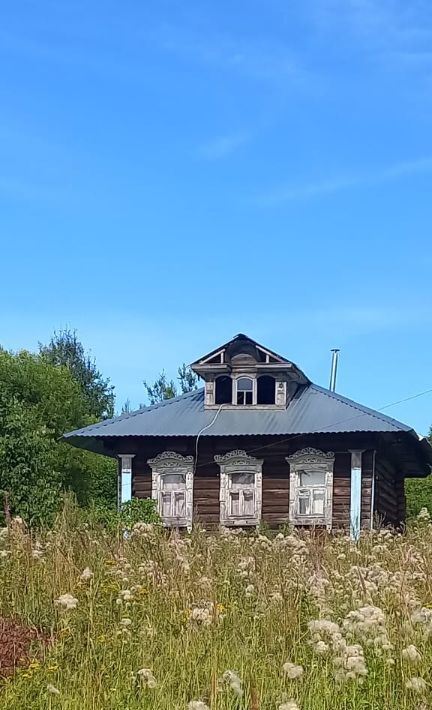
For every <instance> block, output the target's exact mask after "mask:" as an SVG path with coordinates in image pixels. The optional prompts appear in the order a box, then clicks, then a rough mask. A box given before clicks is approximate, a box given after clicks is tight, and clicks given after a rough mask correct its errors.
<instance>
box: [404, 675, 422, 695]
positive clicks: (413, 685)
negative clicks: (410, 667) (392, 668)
mask: <svg viewBox="0 0 432 710" xmlns="http://www.w3.org/2000/svg"><path fill="white" fill-rule="evenodd" d="M405 687H406V688H408V690H413V691H414V692H415V693H424V691H425V690H426V682H425V681H424V680H423V678H409V680H407V682H406V683H405Z"/></svg>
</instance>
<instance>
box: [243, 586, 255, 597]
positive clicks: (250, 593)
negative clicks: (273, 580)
mask: <svg viewBox="0 0 432 710" xmlns="http://www.w3.org/2000/svg"><path fill="white" fill-rule="evenodd" d="M245 594H246V596H247V597H253V595H254V594H255V587H254V585H253V584H248V585H247V587H246V589H245Z"/></svg>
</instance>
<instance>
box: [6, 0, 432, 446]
mask: <svg viewBox="0 0 432 710" xmlns="http://www.w3.org/2000/svg"><path fill="white" fill-rule="evenodd" d="M0 65H1V72H0V246H1V250H0V255H1V257H0V258H1V266H2V268H1V270H0V304H1V306H0V343H1V344H2V345H3V346H4V347H6V348H11V349H14V350H18V349H22V348H28V349H35V348H37V344H38V342H39V341H42V342H46V341H47V340H48V339H49V337H50V334H51V333H52V331H53V330H54V329H57V330H58V329H60V328H63V327H66V326H68V327H71V328H76V329H77V331H78V334H79V336H80V337H81V339H82V340H83V342H84V344H85V346H86V347H87V348H88V349H90V350H91V352H92V354H93V355H94V357H95V358H96V361H97V363H98V365H99V367H100V369H101V370H102V372H103V373H104V374H105V375H106V376H109V377H110V378H111V381H112V383H113V384H114V385H115V388H116V394H117V408H118V409H120V408H121V405H122V404H123V402H124V401H125V400H126V399H129V400H130V402H131V404H132V406H138V404H139V403H140V402H142V401H143V399H144V389H143V384H142V381H143V379H147V380H152V379H154V378H155V377H156V375H157V374H158V372H159V371H160V370H161V369H162V368H164V369H165V370H166V372H167V374H168V375H169V376H175V374H176V369H177V367H178V365H179V364H181V363H182V362H186V363H188V362H191V361H193V360H195V359H197V358H198V357H200V356H201V355H203V354H205V353H206V352H208V351H210V350H212V349H214V348H215V347H217V346H218V345H219V344H221V343H223V342H225V341H227V340H229V339H230V338H231V337H232V336H233V335H235V334H236V333H238V332H244V333H247V334H248V335H250V336H251V337H253V338H255V339H256V340H258V341H259V342H261V343H263V344H264V345H267V346H268V347H269V348H271V349H273V350H275V351H276V352H280V353H281V354H283V355H285V356H286V357H288V358H289V359H292V360H293V361H294V362H296V363H297V364H298V365H299V366H300V367H301V368H302V369H303V370H304V371H305V372H306V374H307V375H308V376H309V377H310V378H311V379H312V380H313V381H315V382H317V383H318V384H321V385H324V386H327V385H328V380H329V371H330V349H331V348H333V347H339V348H341V356H340V367H339V375H338V383H337V389H338V391H339V392H341V393H342V394H344V395H345V396H347V397H351V398H352V399H354V400H357V401H360V402H361V403H363V404H366V405H368V406H371V407H374V408H381V407H383V406H385V405H388V404H391V403H393V402H396V401H399V400H403V399H405V398H407V397H411V396H412V395H415V394H417V393H421V392H423V391H425V390H428V389H431V388H432V367H431V351H432V330H431V326H432V307H431V306H432V297H431V286H430V283H431V277H430V274H431V269H432V239H431V222H432V189H431V188H432V130H431V122H432V3H430V1H429V0H410V2H409V3H407V2H406V1H405V0H290V2H286V0H265V2H264V0H248V2H245V1H243V0H219V1H218V2H217V3H215V2H210V1H209V0H188V2H184V1H183V2H176V1H175V0H157V2H156V1H154V0H147V1H146V2H145V3H143V2H139V1H138V0H124V1H123V2H121V3H119V2H113V1H112V0H104V2H102V1H101V0H92V1H89V0H63V1H62V2H55V1H54V0H37V1H36V0H28V1H25V0H4V1H3V2H2V3H1V9H0ZM385 412H386V413H387V414H389V415H391V416H393V417H395V418H397V419H399V420H401V421H404V422H406V423H408V424H410V425H411V426H413V427H414V428H415V429H416V430H417V431H418V432H419V433H421V434H427V433H428V430H429V426H430V425H431V424H432V394H431V393H430V394H427V395H424V396H422V397H418V398H416V399H410V400H409V401H407V402H402V403H400V404H397V405H394V406H392V407H390V408H387V409H386V410H385Z"/></svg>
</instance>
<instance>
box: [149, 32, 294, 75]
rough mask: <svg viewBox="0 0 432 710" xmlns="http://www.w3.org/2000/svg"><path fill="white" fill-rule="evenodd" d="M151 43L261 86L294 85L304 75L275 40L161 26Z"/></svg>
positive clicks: (288, 48)
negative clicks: (260, 82)
mask: <svg viewBox="0 0 432 710" xmlns="http://www.w3.org/2000/svg"><path fill="white" fill-rule="evenodd" d="M154 42H155V44H156V45H157V46H159V48H160V49H162V50H164V51H166V52H170V53H172V54H176V55H177V56H178V57H181V58H184V59H190V60H193V61H195V62H199V63H200V64H203V65H207V66H213V67H215V68H217V69H219V70H222V71H229V72H232V73H235V74H238V75H243V76H245V77H248V78H252V79H255V80H260V81H264V82H272V83H274V82H276V83H278V84H285V85H287V84H294V83H297V82H302V81H303V79H304V78H305V76H306V74H307V71H306V70H305V67H304V65H303V63H302V61H301V59H300V57H299V56H298V55H297V54H296V53H295V52H293V50H292V49H291V48H290V47H289V46H288V45H285V44H283V43H278V42H277V41H276V40H273V41H272V42H265V41H263V40H260V39H254V40H252V39H246V38H242V37H234V36H232V35H229V34H226V33H223V34H222V33H221V34H217V33H207V34H204V33H203V31H202V30H200V31H198V30H191V29H184V28H182V27H177V26H164V27H162V28H159V30H158V31H157V32H155V33H154Z"/></svg>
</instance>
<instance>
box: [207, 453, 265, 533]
mask: <svg viewBox="0 0 432 710" xmlns="http://www.w3.org/2000/svg"><path fill="white" fill-rule="evenodd" d="M214 459H215V461H216V463H217V464H218V465H219V467H220V492H219V501H220V523H221V525H225V526H236V525H238V526H247V525H259V523H260V521H261V511H262V465H263V459H256V458H254V457H253V456H249V455H248V454H247V453H246V451H243V450H242V449H235V450H234V451H229V452H228V453H226V454H224V455H223V456H218V455H217V456H215V457H214ZM235 473H252V474H253V475H254V484H253V489H254V513H253V515H247V516H241V515H239V516H234V515H231V513H230V500H231V495H232V492H233V488H232V475H233V474H235ZM248 490H249V489H248Z"/></svg>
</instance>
